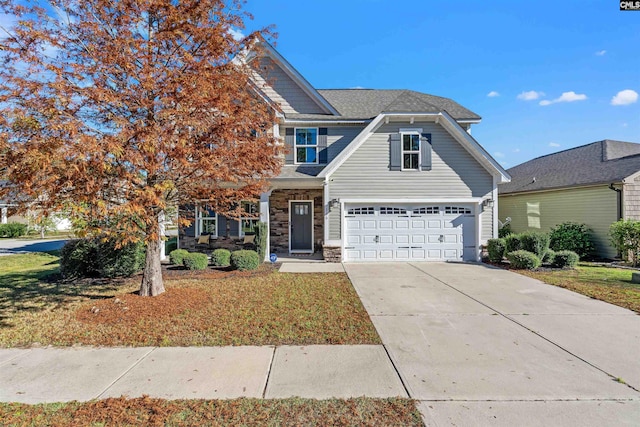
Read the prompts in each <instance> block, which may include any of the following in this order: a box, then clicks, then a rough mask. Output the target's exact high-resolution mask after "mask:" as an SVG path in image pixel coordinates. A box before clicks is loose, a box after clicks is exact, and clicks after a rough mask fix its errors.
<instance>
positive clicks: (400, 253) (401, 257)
mask: <svg viewBox="0 0 640 427" xmlns="http://www.w3.org/2000/svg"><path fill="white" fill-rule="evenodd" d="M409 253H410V252H409V249H396V251H395V255H396V261H408V260H409Z"/></svg>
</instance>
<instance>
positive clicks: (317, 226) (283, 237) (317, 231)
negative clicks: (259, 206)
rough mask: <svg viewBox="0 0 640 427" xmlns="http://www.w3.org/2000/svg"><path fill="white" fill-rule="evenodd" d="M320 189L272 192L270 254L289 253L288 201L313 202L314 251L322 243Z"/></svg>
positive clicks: (322, 209)
mask: <svg viewBox="0 0 640 427" xmlns="http://www.w3.org/2000/svg"><path fill="white" fill-rule="evenodd" d="M322 197H323V193H322V189H317V190H316V189H305V190H273V192H272V193H271V197H269V220H270V224H269V226H270V234H271V236H270V237H271V252H280V253H289V200H313V239H314V247H315V250H316V251H318V250H320V248H321V245H322V242H323V241H324V207H323V203H322Z"/></svg>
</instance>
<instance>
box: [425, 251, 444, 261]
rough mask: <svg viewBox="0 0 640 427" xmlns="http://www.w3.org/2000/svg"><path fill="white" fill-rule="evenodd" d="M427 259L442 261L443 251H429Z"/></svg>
mask: <svg viewBox="0 0 640 427" xmlns="http://www.w3.org/2000/svg"><path fill="white" fill-rule="evenodd" d="M427 259H430V260H438V259H442V251H441V250H440V249H429V250H428V251H427Z"/></svg>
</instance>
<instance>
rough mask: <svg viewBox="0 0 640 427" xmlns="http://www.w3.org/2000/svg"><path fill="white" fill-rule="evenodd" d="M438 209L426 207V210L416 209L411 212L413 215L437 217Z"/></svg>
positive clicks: (436, 207)
mask: <svg viewBox="0 0 640 427" xmlns="http://www.w3.org/2000/svg"><path fill="white" fill-rule="evenodd" d="M439 213H440V208H439V207H438V206H428V207H426V208H417V209H414V210H413V214H414V215H438V214H439Z"/></svg>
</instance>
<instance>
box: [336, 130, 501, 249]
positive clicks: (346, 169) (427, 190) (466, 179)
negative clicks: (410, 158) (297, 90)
mask: <svg viewBox="0 0 640 427" xmlns="http://www.w3.org/2000/svg"><path fill="white" fill-rule="evenodd" d="M400 128H421V129H422V132H423V133H430V134H431V140H432V147H433V151H432V168H431V170H430V171H391V170H389V161H390V135H391V134H392V133H398V131H399V129H400ZM492 189H493V178H492V176H491V174H490V173H489V172H488V171H487V170H486V169H485V168H483V167H482V166H481V165H480V164H479V163H478V162H477V161H476V160H475V159H474V158H473V157H472V156H471V154H469V152H467V151H466V150H465V148H464V147H462V146H461V145H460V143H458V141H456V140H455V139H454V138H453V137H452V136H451V135H450V134H449V133H448V132H447V131H446V130H445V129H444V128H443V127H442V126H440V125H439V124H435V123H433V122H426V123H414V124H412V125H410V124H409V123H407V122H404V123H394V122H391V123H389V124H386V125H383V126H381V127H380V128H379V129H378V130H377V131H376V132H375V133H374V134H373V135H371V137H369V138H368V139H367V140H366V141H365V142H364V143H363V144H362V145H361V146H360V148H359V149H358V150H356V151H355V152H354V153H353V154H352V155H351V156H350V157H349V158H348V159H347V160H346V161H345V162H344V163H343V164H342V165H341V166H340V167H339V168H338V169H337V170H336V171H335V172H334V173H333V174H332V175H331V181H330V183H329V194H330V198H339V199H345V198H368V199H371V200H375V199H383V198H384V199H430V198H433V199H436V198H437V199H447V198H450V199H455V198H471V197H488V196H490V195H491V191H492ZM328 216H329V238H330V239H340V234H341V230H340V226H341V220H340V219H341V215H340V210H339V209H338V208H332V210H331V211H330V212H329V215H328ZM481 219H482V224H481V229H482V235H481V239H482V240H486V239H490V238H491V237H492V236H493V215H492V212H491V210H490V209H488V210H486V211H485V212H484V213H483V214H482V215H481Z"/></svg>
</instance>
